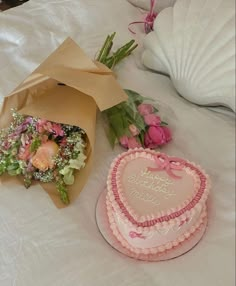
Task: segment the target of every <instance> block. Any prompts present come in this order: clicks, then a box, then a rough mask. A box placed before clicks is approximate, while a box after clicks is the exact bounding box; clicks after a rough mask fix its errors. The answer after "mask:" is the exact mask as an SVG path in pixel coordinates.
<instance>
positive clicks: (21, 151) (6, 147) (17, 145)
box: [0, 111, 86, 204]
mask: <svg viewBox="0 0 236 286" xmlns="http://www.w3.org/2000/svg"><path fill="white" fill-rule="evenodd" d="M12 116H13V121H12V123H11V124H10V126H9V127H8V128H7V129H3V130H1V131H0V175H3V174H4V173H8V175H10V176H17V175H23V177H24V184H25V187H26V188H29V187H30V186H31V184H32V180H37V181H40V182H42V183H48V182H54V183H55V185H56V189H57V191H58V192H59V194H60V198H61V200H62V202H63V203H64V204H68V203H69V201H70V200H69V196H68V191H67V186H68V185H72V184H73V183H74V171H75V170H80V169H81V168H83V167H84V166H85V159H86V155H85V148H86V134H85V132H84V131H83V130H82V129H80V128H79V127H77V126H70V125H66V124H59V123H55V122H51V121H48V120H45V119H40V118H34V117H32V116H24V115H21V114H19V113H17V112H16V111H13V113H12Z"/></svg>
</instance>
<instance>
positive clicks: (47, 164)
mask: <svg viewBox="0 0 236 286" xmlns="http://www.w3.org/2000/svg"><path fill="white" fill-rule="evenodd" d="M58 151H59V147H58V145H57V144H56V143H55V142H54V141H47V142H46V143H43V144H42V145H41V146H40V147H39V148H38V150H37V152H36V154H35V155H34V156H33V157H32V159H31V162H32V165H33V166H34V167H35V168H37V169H39V170H40V171H46V170H48V169H52V168H53V167H54V157H55V156H56V155H57V153H58Z"/></svg>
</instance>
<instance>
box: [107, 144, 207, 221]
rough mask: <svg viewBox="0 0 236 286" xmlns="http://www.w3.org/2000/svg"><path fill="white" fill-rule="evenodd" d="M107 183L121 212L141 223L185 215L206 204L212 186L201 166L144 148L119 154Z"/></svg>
mask: <svg viewBox="0 0 236 286" xmlns="http://www.w3.org/2000/svg"><path fill="white" fill-rule="evenodd" d="M107 182H108V184H107V185H108V191H109V190H110V191H111V195H112V196H113V197H114V200H115V201H116V203H117V206H118V208H119V209H120V213H121V214H122V215H125V216H126V217H127V218H128V219H129V220H130V221H132V222H133V223H137V224H140V225H145V223H146V222H147V221H148V225H153V224H155V223H157V222H162V221H168V220H170V219H173V218H176V217H179V216H181V215H183V214H184V213H185V212H186V211H190V210H192V209H193V208H194V207H195V206H196V205H197V204H198V203H199V202H203V203H204V202H205V201H206V199H207V194H208V189H209V183H208V178H207V175H206V174H205V172H204V171H203V170H202V169H201V168H200V167H199V166H196V165H195V164H194V163H190V162H188V161H186V160H183V159H180V158H176V157H169V156H167V155H166V154H164V153H160V152H155V151H153V150H149V149H142V148H137V149H134V150H129V151H127V152H125V153H123V154H121V155H119V156H118V157H117V158H116V159H115V160H114V162H113V163H112V165H111V169H110V173H109V176H108V181H107Z"/></svg>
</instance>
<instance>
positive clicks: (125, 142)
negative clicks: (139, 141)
mask: <svg viewBox="0 0 236 286" xmlns="http://www.w3.org/2000/svg"><path fill="white" fill-rule="evenodd" d="M119 142H120V144H121V146H123V147H124V148H128V142H129V138H128V137H127V136H126V135H124V136H122V137H120V139H119Z"/></svg>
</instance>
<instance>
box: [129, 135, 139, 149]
mask: <svg viewBox="0 0 236 286" xmlns="http://www.w3.org/2000/svg"><path fill="white" fill-rule="evenodd" d="M139 147H142V146H141V144H140V143H139V142H138V141H137V139H136V138H135V137H131V138H129V141H128V148H129V149H134V148H139Z"/></svg>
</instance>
